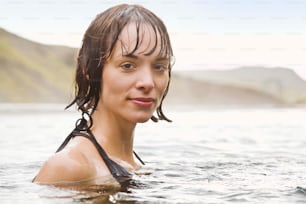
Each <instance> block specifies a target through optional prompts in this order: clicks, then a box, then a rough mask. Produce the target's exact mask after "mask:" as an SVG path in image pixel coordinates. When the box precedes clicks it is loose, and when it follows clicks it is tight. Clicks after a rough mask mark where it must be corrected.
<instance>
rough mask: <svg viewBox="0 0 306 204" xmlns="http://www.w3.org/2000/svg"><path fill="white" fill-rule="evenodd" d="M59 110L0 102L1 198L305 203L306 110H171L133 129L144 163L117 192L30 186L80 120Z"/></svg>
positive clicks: (23, 200) (28, 200)
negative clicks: (164, 118)
mask: <svg viewBox="0 0 306 204" xmlns="http://www.w3.org/2000/svg"><path fill="white" fill-rule="evenodd" d="M63 107H64V105H63V106H56V105H53V106H47V105H40V106H36V105H35V106H26V107H22V106H17V109H16V106H14V105H2V106H1V107H0V120H1V123H0V130H1V133H2V136H1V137H0V156H1V160H0V162H1V163H0V198H1V203H82V204H83V203H232V202H248V203H259V202H260V203H303V202H305V201H306V193H305V192H306V190H305V189H306V174H305V172H306V162H305V158H306V149H305V146H306V137H305V135H306V125H305V124H304V123H305V121H306V110H305V109H252V110H247V109H233V110H222V109H219V110H205V109H202V110H193V109H187V108H181V109H172V110H171V111H170V112H169V114H168V115H169V116H170V117H171V119H173V120H174V122H173V123H165V122H161V123H158V124H155V123H151V122H149V123H146V124H142V125H140V126H139V127H138V129H137V130H136V137H135V150H136V151H137V152H138V153H139V154H140V156H141V157H142V158H143V159H144V160H145V162H146V166H145V167H144V168H143V169H141V170H140V171H139V172H137V174H136V175H135V176H134V180H133V184H132V185H131V186H129V188H127V189H125V190H123V191H120V192H117V191H114V189H109V188H105V187H101V186H91V188H89V189H88V188H85V189H82V190H79V191H77V190H69V189H61V188H55V187H51V186H44V185H37V184H33V183H31V180H32V178H33V177H34V176H35V174H36V173H37V171H38V170H39V168H40V166H41V165H42V162H43V161H45V160H46V159H47V158H48V157H49V156H50V155H51V154H52V153H53V152H54V151H55V150H56V149H57V147H58V145H60V143H61V142H62V140H63V139H64V138H65V137H66V135H67V134H68V133H69V132H70V131H71V130H72V129H73V126H74V122H75V120H76V119H77V118H78V117H79V114H78V113H75V112H71V111H70V112H67V111H66V112H65V111H62V108H63Z"/></svg>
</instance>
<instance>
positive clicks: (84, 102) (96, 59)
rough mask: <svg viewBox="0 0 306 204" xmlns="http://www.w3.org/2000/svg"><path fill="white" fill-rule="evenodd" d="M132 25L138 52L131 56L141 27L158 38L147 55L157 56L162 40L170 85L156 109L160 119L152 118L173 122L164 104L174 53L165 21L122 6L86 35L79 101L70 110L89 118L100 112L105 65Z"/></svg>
mask: <svg viewBox="0 0 306 204" xmlns="http://www.w3.org/2000/svg"><path fill="white" fill-rule="evenodd" d="M131 22H133V23H135V24H136V29H137V42H136V45H135V48H134V49H133V50H132V51H131V53H128V54H133V53H134V52H135V51H136V50H137V49H138V48H139V46H140V44H141V37H142V36H141V34H140V33H139V30H140V29H139V28H140V26H141V25H143V24H146V25H149V26H151V27H152V28H153V30H154V32H155V37H156V42H155V46H154V48H153V49H152V50H150V51H149V52H148V53H146V54H148V55H150V54H152V53H153V52H154V50H155V49H156V47H157V39H158V38H160V41H161V42H160V43H161V49H160V51H159V55H161V56H162V57H165V58H167V59H169V67H168V68H169V69H168V70H169V82H168V85H167V88H166V90H165V93H164V95H163V97H162V100H161V103H160V105H159V106H158V107H157V109H156V112H157V117H155V116H152V117H151V119H152V120H153V121H155V122H157V121H158V120H166V121H168V122H170V121H171V120H169V119H168V118H167V117H166V116H165V115H164V113H163V111H162V103H163V100H164V98H165V96H166V94H167V92H168V88H169V83H170V78H171V67H172V63H171V58H172V56H173V51H172V47H171V43H170V39H169V35H168V32H167V29H166V27H165V25H164V23H163V22H162V20H161V19H160V18H158V17H157V16H156V15H155V14H154V13H152V12H151V11H149V10H148V9H146V8H144V7H142V6H139V5H127V4H121V5H118V6H114V7H111V8H109V9H107V10H105V11H104V12H102V13H100V14H98V15H97V16H96V18H95V19H94V20H93V21H92V22H91V24H90V25H89V27H88V29H87V30H86V32H85V34H84V37H83V43H82V47H81V49H80V50H79V54H78V59H77V60H78V61H77V70H76V76H75V98H74V100H73V101H72V102H71V103H70V104H69V105H68V106H67V107H66V108H69V107H71V106H72V105H73V104H76V105H77V107H78V110H81V111H82V113H87V114H88V115H91V114H92V113H93V112H94V111H95V110H96V107H97V105H98V101H99V97H100V90H101V80H102V71H103V67H104V64H105V62H106V60H107V59H108V58H109V57H110V56H111V53H112V51H113V49H114V47H115V44H116V42H117V40H118V36H119V35H120V33H121V31H122V30H123V28H124V27H125V26H126V25H127V24H129V23H131ZM158 35H159V36H158Z"/></svg>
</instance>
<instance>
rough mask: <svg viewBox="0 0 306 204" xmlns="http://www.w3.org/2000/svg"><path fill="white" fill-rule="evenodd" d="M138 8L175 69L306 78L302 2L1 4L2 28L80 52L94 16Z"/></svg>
mask: <svg viewBox="0 0 306 204" xmlns="http://www.w3.org/2000/svg"><path fill="white" fill-rule="evenodd" d="M120 3H129V4H141V5H143V6H144V7H146V8H148V9H150V10H151V11H153V12H154V13H155V14H157V15H158V16H159V17H160V18H161V19H162V20H163V21H164V23H165V24H166V26H167V28H168V31H169V34H170V38H171V41H172V46H173V49H174V55H175V58H176V64H175V67H174V69H177V70H193V69H216V70H219V69H233V68H237V67H242V66H264V67H268V68H274V67H285V68H291V69H293V70H295V72H296V73H297V74H299V75H300V76H301V77H302V78H304V79H306V1H304V0H190V1H186V0H184V1H183V0H178V1H172V0H165V1H161V0H155V1H152V0H151V1H148V0H147V1H146V0H142V1H114V0H113V1H110V0H108V1H98V0H27V1H24V0H23V1H21V0H0V27H2V28H4V29H6V30H8V31H10V32H13V33H15V34H17V35H20V36H22V37H25V38H27V39H30V40H33V41H37V42H40V43H44V44H56V45H67V46H71V47H80V45H81V41H82V37H83V34H84V32H85V30H86V28H87V27H88V25H89V24H90V22H91V21H92V20H93V18H94V17H95V16H96V14H98V13H100V12H102V11H104V10H105V9H107V8H109V7H111V6H114V5H116V4H120Z"/></svg>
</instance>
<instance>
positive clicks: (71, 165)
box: [34, 148, 95, 184]
mask: <svg viewBox="0 0 306 204" xmlns="http://www.w3.org/2000/svg"><path fill="white" fill-rule="evenodd" d="M94 176H95V168H94V166H93V165H92V164H91V162H90V161H89V160H88V159H87V157H86V156H85V155H84V154H83V153H82V152H81V151H79V150H78V149H74V148H69V149H64V150H63V151H61V152H58V153H56V154H54V155H53V156H51V157H50V158H49V159H48V160H47V161H46V162H45V163H44V164H43V166H42V168H41V169H40V171H39V173H38V174H37V176H36V178H35V180H34V182H36V183H41V184H56V183H65V182H78V181H84V180H88V179H91V178H93V177H94Z"/></svg>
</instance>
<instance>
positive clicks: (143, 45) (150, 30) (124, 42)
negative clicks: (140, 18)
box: [115, 23, 161, 55]
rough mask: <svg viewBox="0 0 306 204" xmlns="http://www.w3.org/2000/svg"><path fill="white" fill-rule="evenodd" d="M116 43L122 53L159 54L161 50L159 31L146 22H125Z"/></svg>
mask: <svg viewBox="0 0 306 204" xmlns="http://www.w3.org/2000/svg"><path fill="white" fill-rule="evenodd" d="M116 44H117V46H116V47H117V48H120V50H119V51H121V53H122V55H125V54H128V53H131V52H133V53H135V54H147V53H152V54H159V53H160V51H161V37H160V33H159V32H158V30H157V29H156V28H154V27H152V26H151V25H149V24H146V23H142V24H139V25H137V24H136V23H129V24H127V25H126V26H125V27H124V28H123V29H122V31H121V33H120V35H119V37H118V40H117V43H116ZM116 47H115V48H116ZM117 51H118V50H117Z"/></svg>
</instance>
